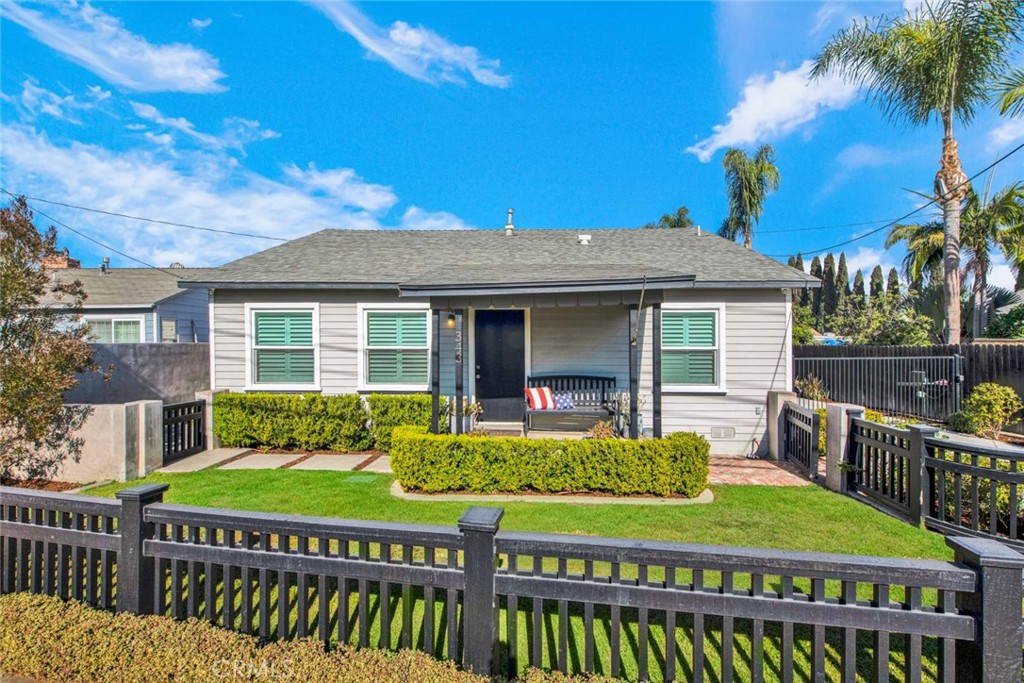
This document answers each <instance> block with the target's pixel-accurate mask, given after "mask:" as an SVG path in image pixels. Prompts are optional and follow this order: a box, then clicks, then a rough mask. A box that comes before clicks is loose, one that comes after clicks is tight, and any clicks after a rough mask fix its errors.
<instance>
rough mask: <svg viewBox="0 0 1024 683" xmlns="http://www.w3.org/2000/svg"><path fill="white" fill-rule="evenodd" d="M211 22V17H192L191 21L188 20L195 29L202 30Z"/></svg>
mask: <svg viewBox="0 0 1024 683" xmlns="http://www.w3.org/2000/svg"><path fill="white" fill-rule="evenodd" d="M212 23H213V19H199V18H196V17H193V18H192V21H190V22H188V25H189V26H191V27H192V28H194V29H195V30H196V31H199V32H202V30H203V29H204V28H209V26H210V24H212Z"/></svg>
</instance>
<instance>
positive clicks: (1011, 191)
mask: <svg viewBox="0 0 1024 683" xmlns="http://www.w3.org/2000/svg"><path fill="white" fill-rule="evenodd" d="M960 220H961V223H962V225H963V231H962V234H961V243H960V246H961V247H962V248H963V250H964V251H965V253H966V254H967V259H966V261H965V263H964V267H963V272H962V273H960V275H961V277H962V278H966V277H967V276H968V275H970V276H972V279H973V283H972V287H971V293H972V295H973V296H972V298H973V302H974V303H973V307H972V309H971V310H973V311H974V314H973V316H972V328H971V331H972V333H973V336H974V337H979V336H981V334H982V332H984V330H985V326H986V322H987V320H986V319H987V316H988V310H989V308H990V306H989V304H988V302H987V299H988V289H989V288H988V273H989V271H990V270H991V269H992V253H993V251H994V250H995V249H999V250H1001V251H1002V253H1003V256H1004V257H1005V258H1006V260H1007V262H1009V264H1010V267H1011V268H1012V269H1013V270H1014V271H1016V273H1017V275H1018V278H1019V277H1020V275H1021V273H1024V184H1021V183H1014V184H1013V185H1009V186H1008V187H1005V188H1003V189H1002V190H1000V191H998V192H996V193H995V194H994V195H991V196H989V190H988V189H987V188H986V190H985V194H984V196H982V197H979V196H978V195H977V194H976V193H975V192H974V190H968V192H967V197H966V199H965V201H964V205H963V209H962V211H961V214H960ZM899 242H903V243H905V244H906V248H907V255H906V256H905V257H904V259H903V274H904V277H906V278H907V280H908V281H909V282H910V283H911V286H912V287H914V288H915V289H917V290H921V289H922V286H923V283H924V280H925V278H926V277H927V275H928V273H930V272H933V271H934V269H935V268H936V267H937V266H938V264H939V262H940V261H941V259H942V251H943V242H944V235H943V226H942V224H941V223H939V222H937V221H933V222H930V223H924V224H920V225H897V226H895V227H893V228H892V230H890V232H889V236H888V238H887V239H886V242H885V246H886V248H887V249H888V248H890V247H892V246H894V245H895V244H897V243H899ZM959 301H960V297H957V302H958V305H959Z"/></svg>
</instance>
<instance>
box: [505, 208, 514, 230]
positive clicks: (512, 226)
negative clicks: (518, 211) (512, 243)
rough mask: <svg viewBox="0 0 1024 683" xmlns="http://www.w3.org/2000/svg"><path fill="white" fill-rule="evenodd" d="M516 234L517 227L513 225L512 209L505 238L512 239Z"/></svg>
mask: <svg viewBox="0 0 1024 683" xmlns="http://www.w3.org/2000/svg"><path fill="white" fill-rule="evenodd" d="M514 234H516V226H515V225H514V224H513V223H512V209H509V210H508V222H507V223H505V236H506V237H512V235H514Z"/></svg>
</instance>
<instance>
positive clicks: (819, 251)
mask: <svg viewBox="0 0 1024 683" xmlns="http://www.w3.org/2000/svg"><path fill="white" fill-rule="evenodd" d="M1021 149H1024V142H1022V143H1020V144H1019V145H1017V146H1016V147H1014V148H1013V149H1011V150H1010V151H1009V152H1007V153H1006V154H1004V155H1003V156H1001V157H999V158H998V159H996V160H995V161H993V162H992V163H991V164H989V165H988V166H986V167H985V168H983V169H981V170H980V171H978V172H977V173H975V174H974V175H972V176H971V177H970V178H968V179H967V180H964V181H963V182H960V183H957V184H956V185H955V186H954V187H951V188H949V189H947V190H946V193H947V194H948V193H950V192H952V191H954V190H956V189H958V188H960V187H963V186H964V185H966V184H968V183H970V182H971V181H972V180H975V179H977V178H978V177H979V176H981V175H984V174H985V173H988V172H989V171H990V170H992V169H993V168H995V167H996V166H997V165H998V164H1000V163H1002V162H1003V161H1005V160H1006V159H1008V158H1009V157H1011V156H1013V155H1014V154H1016V153H1017V152H1019V151H1020V150H1021ZM938 201H939V198H938V197H933V198H932V199H930V200H929V201H928V203H926V204H922V205H921V206H919V207H917V208H916V209H914V210H913V211H911V212H910V213H907V214H904V215H902V216H900V217H899V218H897V219H895V220H892V221H890V222H888V223H886V224H885V225H883V226H881V227H878V228H875V229H874V230H870V231H868V232H866V233H864V234H863V235H860V236H858V237H853V238H851V239H848V240H846V241H844V242H839V243H838V244H833V245H831V246H828V247H823V248H821V249H812V250H809V251H801V254H803V255H804V256H814V255H818V254H822V253H824V252H827V251H832V250H833V249H835V248H837V247H844V246H846V245H847V244H852V243H854V242H857V241H858V240H862V239H864V238H865V237H871V235H874V234H877V233H879V232H881V231H883V230H885V229H886V228H889V227H892V226H894V225H896V224H898V223H901V222H903V221H905V220H907V219H908V218H910V217H911V216H913V215H914V214H915V213H920V212H921V211H924V210H925V209H927V208H928V207H929V206H931V205H932V204H935V203H936V202H938ZM765 256H770V257H772V258H784V257H787V256H792V254H765Z"/></svg>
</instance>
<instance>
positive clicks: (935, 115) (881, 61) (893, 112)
mask: <svg viewBox="0 0 1024 683" xmlns="http://www.w3.org/2000/svg"><path fill="white" fill-rule="evenodd" d="M1022 30H1024V4H1022V3H1020V1H1019V0H985V1H979V0H930V1H929V2H927V4H926V6H925V7H924V8H923V9H922V10H921V11H919V12H915V13H906V14H904V15H903V16H902V17H900V18H897V19H892V20H889V19H887V18H885V17H883V18H882V19H880V20H879V21H877V22H875V23H874V24H872V23H870V22H869V21H868V20H867V19H865V20H864V21H863V22H854V23H853V25H852V26H850V27H849V28H846V29H843V30H842V31H840V32H839V33H837V34H836V35H835V37H833V38H832V40H831V41H830V42H829V43H828V44H827V45H826V46H825V47H824V48H823V49H822V51H821V52H820V53H819V54H818V56H817V57H816V58H815V63H814V67H813V68H812V70H811V78H812V79H817V78H821V77H823V76H825V75H827V74H837V75H839V76H840V77H842V78H844V79H845V80H847V81H849V82H852V83H855V84H857V85H859V86H862V87H863V88H864V90H865V91H866V94H867V97H868V99H869V100H870V101H872V102H874V103H875V104H877V105H878V106H879V108H880V109H881V110H882V112H883V113H884V114H885V115H886V116H888V117H889V118H890V119H891V120H893V121H894V122H902V123H909V124H912V125H916V126H924V125H927V124H929V123H931V122H932V121H933V120H937V121H939V122H940V123H941V124H942V157H941V161H940V168H939V171H938V173H936V175H935V193H936V194H937V195H938V196H939V198H940V203H941V206H942V213H943V226H944V240H943V242H944V245H943V299H944V302H945V308H946V341H947V343H950V344H956V343H959V342H960V301H959V293H960V247H959V244H960V204H961V202H962V201H963V199H964V197H965V196H966V195H967V190H968V187H969V184H968V182H967V180H968V179H967V175H966V174H965V173H964V171H963V167H962V165H961V163H960V153H959V151H958V145H957V141H956V137H955V135H954V123H957V122H959V123H963V124H968V123H970V122H971V120H972V119H973V118H974V114H975V111H976V110H977V108H978V106H979V105H980V104H983V103H987V102H988V101H989V99H990V97H991V94H992V92H993V90H994V87H995V83H996V81H997V80H999V79H1000V77H1002V75H1003V74H1004V72H1005V71H1006V68H1007V60H1008V58H1009V56H1010V55H1012V54H1013V52H1014V51H1015V49H1016V43H1017V42H1018V36H1019V34H1020V33H1021V31H1022Z"/></svg>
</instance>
